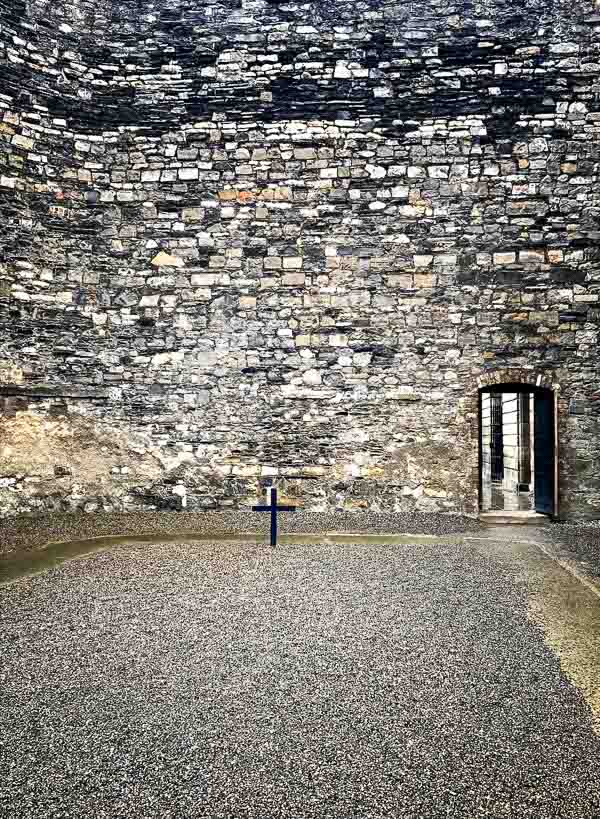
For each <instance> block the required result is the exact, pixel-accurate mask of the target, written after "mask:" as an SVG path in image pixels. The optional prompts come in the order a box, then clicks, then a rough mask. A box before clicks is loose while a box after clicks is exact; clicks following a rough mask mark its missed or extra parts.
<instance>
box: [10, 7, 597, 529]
mask: <svg viewBox="0 0 600 819" xmlns="http://www.w3.org/2000/svg"><path fill="white" fill-rule="evenodd" d="M0 21H1V25H2V28H1V31H0V62H1V63H2V64H3V75H4V76H3V83H2V85H1V88H0V115H1V116H2V122H1V123H0V220H1V224H2V226H3V232H2V236H1V237H0V242H1V243H2V255H1V256H0V322H1V323H2V335H1V337H0V395H2V396H4V399H3V401H4V404H3V409H2V419H1V420H0V512H1V513H2V514H4V515H6V514H16V513H18V512H24V511H40V510H42V511H43V510H48V509H58V510H70V509H77V508H84V509H87V510H92V509H115V510H123V509H132V508H148V509H149V508H182V507H185V508H186V509H189V510H195V509H202V508H220V507H226V506H245V505H247V504H249V503H251V502H252V501H254V499H255V498H256V495H257V493H258V492H260V487H261V485H262V484H263V483H264V482H265V480H269V479H272V480H275V481H276V482H277V484H278V485H279V487H280V488H281V490H282V491H283V493H284V495H286V496H287V497H288V498H292V499H294V500H295V501H296V502H298V503H300V504H303V505H305V506H306V507H308V508H315V509H316V508H336V507H340V508H345V509H354V508H370V509H373V510H375V511H379V510H390V511H394V510H395V511H402V510H413V509H415V510H419V511H450V512H457V511H463V512H470V513H472V512H476V511H477V508H478V473H477V469H478V419H477V412H478V404H477V389H478V384H479V383H480V379H481V377H482V376H485V374H489V373H494V372H496V371H502V372H504V373H506V374H507V377H506V380H508V381H511V380H525V381H527V382H528V383H535V382H536V379H538V378H544V379H546V380H548V381H549V382H551V383H552V385H553V386H555V387H556V388H557V390H558V391H559V395H560V402H559V410H560V417H559V425H560V486H561V515H562V516H564V517H569V518H573V519H577V518H586V517H588V518H589V517H599V516H600V420H599V419H600V402H599V400H598V399H599V398H600V384H599V383H598V371H599V367H598V325H599V320H600V304H599V300H600V266H599V262H598V258H599V257H598V249H597V247H598V237H599V236H600V194H599V193H598V186H597V180H598V163H599V161H600V99H599V91H600V10H599V9H597V8H596V6H595V4H594V3H593V2H591V0H585V2H580V3H578V4H576V5H575V6H574V5H573V4H572V3H569V4H567V3H566V2H561V0H554V1H553V2H551V1H550V0H525V2H522V3H520V4H519V5H518V7H516V6H515V4H514V2H508V1H507V0H506V2H505V1H504V0H495V1H490V2H470V0H461V2H455V3H449V2H444V0H438V1H437V2H436V0H415V2H379V0H368V2H367V1H366V0H365V2H338V3H336V4H332V3H326V2H306V3H293V2H289V3H288V2H280V0H269V1H268V2H267V1H266V0H242V2H238V1H237V0H236V1H235V2H234V0H227V1H226V2H210V0H208V2H207V1H206V0H205V1H204V2H203V3H199V2H197V0H194V1H193V2H192V0H187V1H186V2H182V0H172V1H171V2H165V1H164V0H157V2H153V3H150V2H148V3H145V2H137V0H136V2H135V3H134V2H109V0H104V1H103V2H94V3H92V2H83V0H79V2H71V3H67V2H54V1H53V2H51V3H50V2H47V1H46V0H27V1H24V0H20V1H19V0H12V1H11V0H0ZM517 372H518V373H519V378H513V377H512V376H511V373H517Z"/></svg>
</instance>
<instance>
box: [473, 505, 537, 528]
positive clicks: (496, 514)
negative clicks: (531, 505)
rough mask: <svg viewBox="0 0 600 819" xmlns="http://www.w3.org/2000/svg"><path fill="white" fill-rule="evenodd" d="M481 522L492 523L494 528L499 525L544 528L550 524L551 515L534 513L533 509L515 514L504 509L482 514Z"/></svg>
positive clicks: (480, 515)
mask: <svg viewBox="0 0 600 819" xmlns="http://www.w3.org/2000/svg"><path fill="white" fill-rule="evenodd" d="M479 520H480V521H481V522H482V523H490V524H492V525H493V526H497V525H498V524H507V525H510V524H518V525H519V526H544V525H545V524H546V523H550V517H549V515H545V514H543V513H542V512H534V511H533V510H532V509H523V510H515V511H514V512H512V511H508V510H504V509H498V510H493V511H491V512H480V513H479Z"/></svg>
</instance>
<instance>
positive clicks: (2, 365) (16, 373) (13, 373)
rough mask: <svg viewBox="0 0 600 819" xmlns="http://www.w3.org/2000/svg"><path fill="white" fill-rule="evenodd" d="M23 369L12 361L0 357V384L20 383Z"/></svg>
mask: <svg viewBox="0 0 600 819" xmlns="http://www.w3.org/2000/svg"><path fill="white" fill-rule="evenodd" d="M22 383H23V370H22V369H21V368H20V367H18V366H17V365H16V364H15V363H14V362H12V361H7V360H6V359H4V360H3V359H0V384H22Z"/></svg>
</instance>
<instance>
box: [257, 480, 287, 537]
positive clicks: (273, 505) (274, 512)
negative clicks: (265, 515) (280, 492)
mask: <svg viewBox="0 0 600 819" xmlns="http://www.w3.org/2000/svg"><path fill="white" fill-rule="evenodd" d="M252 511H253V512H270V513H271V546H277V512H295V511H296V507H295V506H277V490H276V489H275V488H274V487H272V488H271V504H270V506H253V507H252Z"/></svg>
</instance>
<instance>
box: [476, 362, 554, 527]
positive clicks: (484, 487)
mask: <svg viewBox="0 0 600 819" xmlns="http://www.w3.org/2000/svg"><path fill="white" fill-rule="evenodd" d="M498 375H499V374H497V375H496V378H493V379H490V381H489V382H488V383H487V384H486V385H483V386H480V388H479V510H480V512H495V511H499V512H502V511H503V512H513V513H514V512H519V513H527V512H530V513H532V514H536V513H537V514H544V515H550V516H552V517H556V516H557V515H558V434H557V421H558V418H557V401H556V392H555V390H554V389H553V387H552V386H551V385H548V384H545V385H542V384H541V383H540V382H541V378H539V377H538V378H537V379H536V382H537V383H535V384H532V383H531V382H528V381H514V380H506V381H502V380H500V379H499V378H498Z"/></svg>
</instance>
